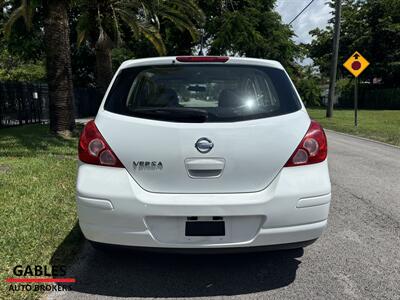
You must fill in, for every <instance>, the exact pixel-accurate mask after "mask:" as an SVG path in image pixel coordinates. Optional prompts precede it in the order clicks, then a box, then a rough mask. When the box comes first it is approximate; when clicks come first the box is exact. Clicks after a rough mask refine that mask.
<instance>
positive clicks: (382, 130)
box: [307, 109, 400, 146]
mask: <svg viewBox="0 0 400 300" xmlns="http://www.w3.org/2000/svg"><path fill="white" fill-rule="evenodd" d="M307 111H308V113H309V114H310V117H311V118H312V119H314V120H316V121H317V122H319V123H321V125H322V126H323V127H324V128H328V129H332V130H336V131H339V132H345V133H350V134H354V135H359V136H362V137H366V138H370V139H373V140H377V141H381V142H385V143H389V144H393V145H397V146H400V110H359V111H358V127H354V111H353V110H334V112H333V118H331V119H327V118H325V109H307Z"/></svg>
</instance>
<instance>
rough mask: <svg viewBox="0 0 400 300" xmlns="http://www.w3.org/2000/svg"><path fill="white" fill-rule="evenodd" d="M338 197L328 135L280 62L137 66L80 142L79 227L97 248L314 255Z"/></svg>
mask: <svg viewBox="0 0 400 300" xmlns="http://www.w3.org/2000/svg"><path fill="white" fill-rule="evenodd" d="M330 199H331V183H330V179H329V172H328V162H327V140H326V136H325V133H324V131H323V129H322V128H321V126H320V125H319V124H318V123H316V122H314V121H311V120H310V118H309V116H308V114H307V112H306V109H305V107H304V105H303V104H302V102H301V100H300V97H299V95H298V93H297V92H296V89H295V87H294V85H293V83H292V82H291V80H290V79H289V77H288V75H287V73H286V72H285V70H284V68H283V67H282V65H281V64H280V63H278V62H276V61H269V60H262V59H251V58H238V57H211V56H204V57H203V56H201V57H200V56H198V57H193V56H180V57H179V56H178V57H158V58H148V59H137V60H129V61H126V62H124V63H123V64H122V65H121V66H120V68H119V69H118V71H117V72H116V74H115V76H114V78H113V80H112V82H111V84H110V87H109V88H108V91H107V93H106V95H105V97H104V100H103V102H102V104H101V106H100V109H99V111H98V114H97V116H96V118H95V120H94V121H91V122H89V123H88V124H87V125H86V126H85V128H84V130H83V132H82V135H81V137H80V141H79V170H78V179H77V206H78V215H79V224H80V227H81V229H82V232H83V234H84V235H85V237H86V238H87V239H88V240H89V241H91V242H93V243H94V245H97V246H102V245H105V244H106V245H107V244H111V245H124V246H135V247H146V249H151V248H172V249H174V250H173V251H178V250H179V251H181V250H190V249H192V250H193V249H195V250H198V249H209V250H210V249H211V250H210V251H216V250H217V249H218V248H223V249H224V250H227V248H235V249H236V248H241V249H243V248H245V247H261V246H263V247H262V248H252V249H268V248H270V249H283V248H285V249H286V248H298V247H303V246H306V245H308V244H310V243H312V242H313V241H315V240H316V239H317V238H318V237H319V236H320V235H321V234H322V232H323V230H324V228H325V227H326V225H327V219H328V212H329V205H330Z"/></svg>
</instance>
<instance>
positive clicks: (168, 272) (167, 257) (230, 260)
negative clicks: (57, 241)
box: [70, 242, 304, 297]
mask: <svg viewBox="0 0 400 300" xmlns="http://www.w3.org/2000/svg"><path fill="white" fill-rule="evenodd" d="M303 252H304V251H303V249H294V250H286V251H273V252H256V253H240V254H196V255H195V254H192V255H187V254H185V255H183V254H171V253H154V252H142V251H134V250H119V249H118V250H115V251H112V252H109V253H107V252H106V253H104V252H101V251H98V250H94V249H93V248H92V246H91V245H89V244H88V243H87V242H86V243H85V245H84V248H83V251H82V253H81V255H80V258H79V259H78V261H77V263H76V264H75V265H74V266H73V267H72V268H71V269H70V273H71V274H70V276H73V277H75V278H76V280H77V282H76V283H75V284H74V285H73V286H72V290H73V291H75V292H80V293H85V294H92V295H103V296H113V297H201V296H203V297H207V296H220V295H241V294H249V293H256V292H262V291H267V290H272V289H277V288H281V287H284V286H287V285H289V284H290V283H292V282H293V281H294V279H295V277H296V271H297V268H298V265H299V264H300V260H298V259H297V258H300V257H301V256H302V255H303Z"/></svg>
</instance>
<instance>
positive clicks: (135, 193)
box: [77, 161, 331, 249]
mask: <svg viewBox="0 0 400 300" xmlns="http://www.w3.org/2000/svg"><path fill="white" fill-rule="evenodd" d="M330 192H331V185H330V180H329V173H328V165H327V162H326V161H325V162H323V163H320V164H315V165H309V166H303V167H294V168H284V169H282V171H281V172H280V174H279V175H278V176H277V177H276V178H275V179H274V181H273V182H272V183H271V184H270V185H269V186H268V187H267V188H266V189H264V190H262V191H259V192H254V193H235V194H160V193H150V192H147V191H145V190H143V189H142V188H140V187H139V186H138V185H137V183H136V182H135V181H134V180H133V179H132V177H131V176H130V175H129V174H128V172H127V171H126V170H125V169H119V168H109V167H100V166H93V165H87V164H80V166H79V170H78V181H77V206H78V215H79V223H80V226H81V229H82V232H83V233H84V235H85V237H86V238H87V239H89V240H91V241H95V242H100V243H107V244H117V245H126V246H137V247H154V248H187V249H190V248H238V247H258V246H272V245H282V244H290V243H300V242H304V241H309V240H314V239H317V238H318V237H319V236H320V235H321V234H322V232H323V230H324V228H325V227H326V224H327V218H328V212H329V205H330V198H331V195H330ZM188 216H198V217H204V218H207V217H212V216H220V217H223V218H224V219H225V220H226V228H227V234H226V236H225V237H191V238H188V237H185V236H184V231H183V230H184V229H183V228H184V223H185V219H186V217H188Z"/></svg>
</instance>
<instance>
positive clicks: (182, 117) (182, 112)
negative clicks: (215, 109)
mask: <svg viewBox="0 0 400 300" xmlns="http://www.w3.org/2000/svg"><path fill="white" fill-rule="evenodd" d="M131 114H132V115H133V116H138V117H142V118H148V119H155V120H165V121H176V122H187V123H202V122H205V121H207V119H208V112H207V111H206V110H203V109H197V108H186V107H185V108H184V107H154V108H153V107H152V108H136V109H134V110H131Z"/></svg>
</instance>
